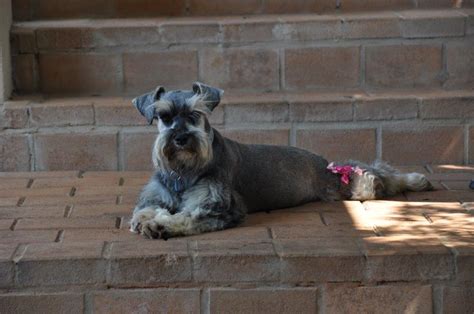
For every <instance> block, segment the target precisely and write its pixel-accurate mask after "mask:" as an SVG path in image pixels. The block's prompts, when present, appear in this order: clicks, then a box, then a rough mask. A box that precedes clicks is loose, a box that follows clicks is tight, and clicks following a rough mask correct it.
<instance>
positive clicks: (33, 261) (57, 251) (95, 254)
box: [17, 241, 106, 287]
mask: <svg viewBox="0 0 474 314" xmlns="http://www.w3.org/2000/svg"><path fill="white" fill-rule="evenodd" d="M102 248H103V242H100V241H95V242H87V243H68V244H63V243H36V244H30V245H29V246H28V247H27V249H26V252H25V254H24V255H23V257H22V258H21V260H20V261H19V262H18V263H17V269H18V274H17V275H18V276H17V282H18V285H20V286H28V287H30V286H41V287H44V286H56V285H78V284H100V283H104V282H105V266H106V265H105V261H104V260H101V255H102Z"/></svg>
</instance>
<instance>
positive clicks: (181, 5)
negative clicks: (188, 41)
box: [114, 0, 186, 17]
mask: <svg viewBox="0 0 474 314" xmlns="http://www.w3.org/2000/svg"><path fill="white" fill-rule="evenodd" d="M114 3H115V13H116V15H117V16H118V17H144V16H148V17H151V16H153V17H154V16H179V15H183V14H184V13H185V9H186V1H184V0H177V1H176V0H165V1H159V2H156V1H150V0H114Z"/></svg>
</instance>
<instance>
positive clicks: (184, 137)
mask: <svg viewBox="0 0 474 314" xmlns="http://www.w3.org/2000/svg"><path fill="white" fill-rule="evenodd" d="M188 140H189V134H188V133H182V134H179V135H178V136H176V137H175V138H174V142H175V144H176V145H177V146H184V145H186V144H187V143H188Z"/></svg>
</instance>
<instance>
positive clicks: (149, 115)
mask: <svg viewBox="0 0 474 314" xmlns="http://www.w3.org/2000/svg"><path fill="white" fill-rule="evenodd" d="M164 92H165V89H164V88H163V87H162V86H158V87H157V88H156V89H155V90H154V91H152V92H149V93H146V94H143V95H141V96H138V97H136V98H135V99H133V100H132V103H133V105H134V106H135V108H137V109H138V111H140V113H141V114H142V116H144V117H145V118H146V119H147V121H148V123H149V124H152V123H153V119H155V118H157V117H156V115H155V106H154V104H155V102H157V101H158V100H159V99H160V97H161V95H162V94H163V93H164Z"/></svg>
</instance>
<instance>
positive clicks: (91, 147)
mask: <svg viewBox="0 0 474 314" xmlns="http://www.w3.org/2000/svg"><path fill="white" fill-rule="evenodd" d="M34 139H35V154H36V169H37V170H67V169H84V170H86V169H87V170H115V169H117V135H116V134H115V133H96V132H92V133H39V134H36V135H35V138H34Z"/></svg>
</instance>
